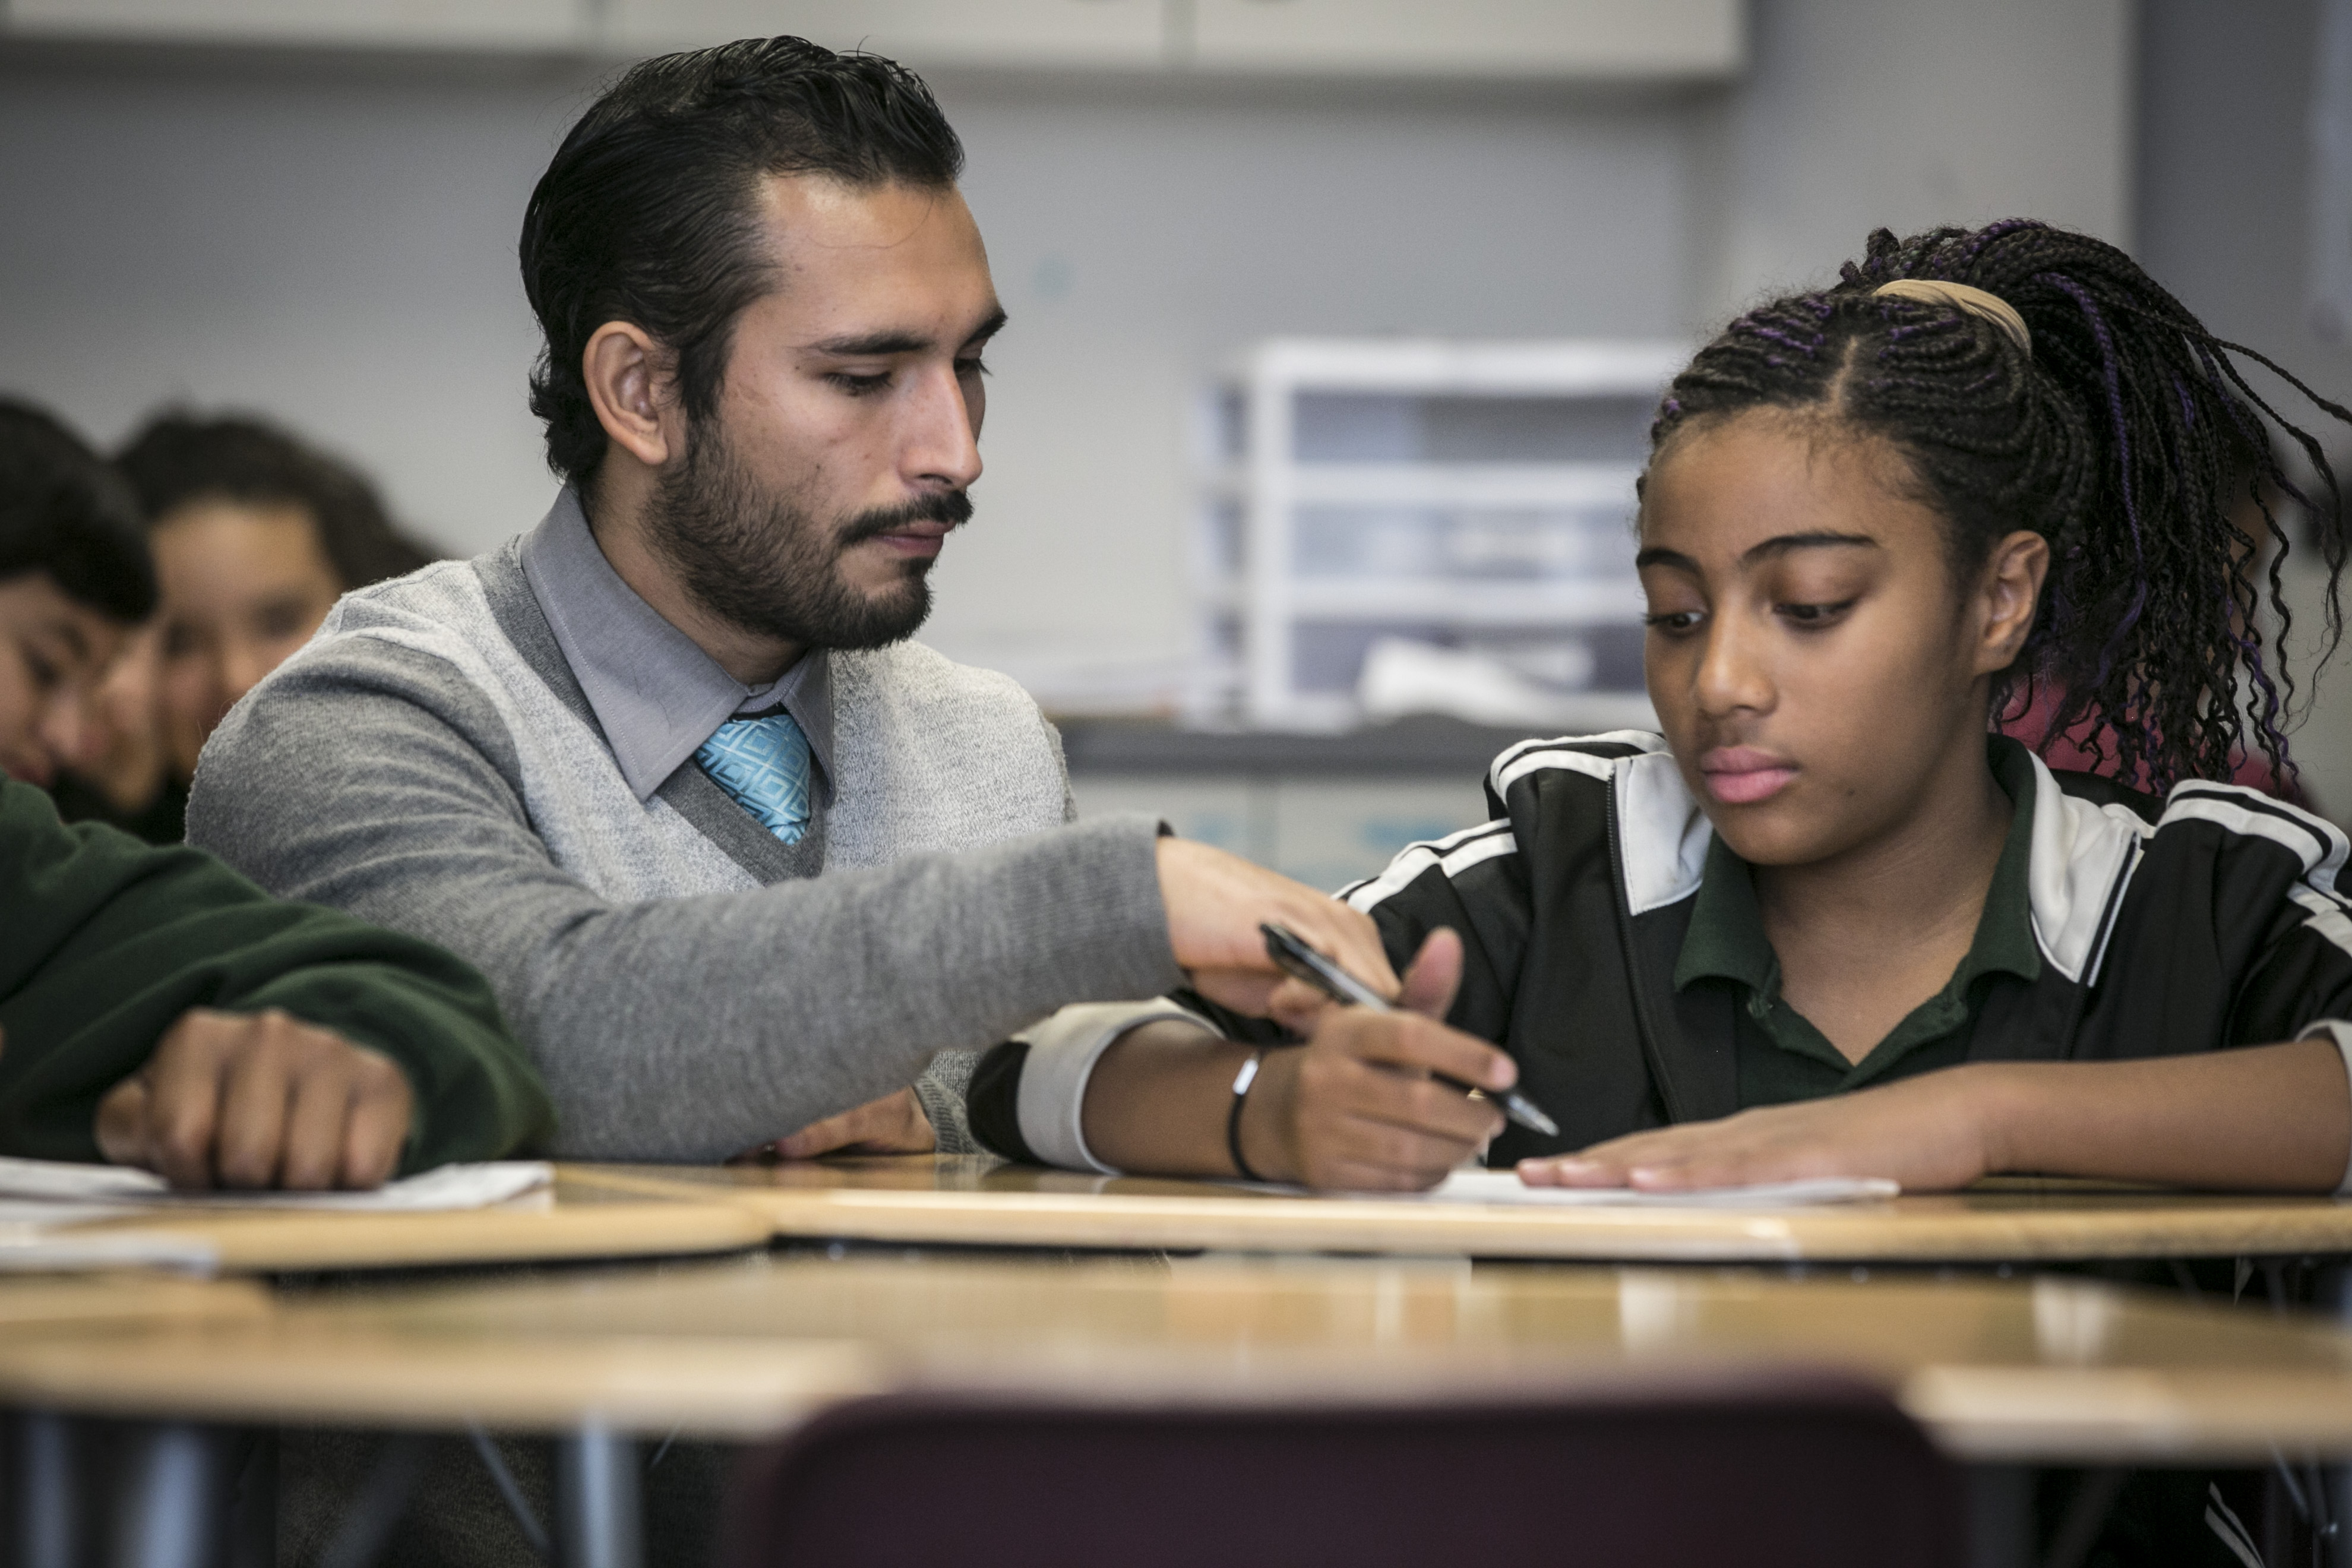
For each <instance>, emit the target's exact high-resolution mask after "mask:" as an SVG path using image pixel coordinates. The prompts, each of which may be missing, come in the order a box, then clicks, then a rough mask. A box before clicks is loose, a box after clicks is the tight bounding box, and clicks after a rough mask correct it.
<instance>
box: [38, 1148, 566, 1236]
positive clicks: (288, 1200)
mask: <svg viewBox="0 0 2352 1568" xmlns="http://www.w3.org/2000/svg"><path fill="white" fill-rule="evenodd" d="M554 1179H555V1168H554V1167H553V1166H551V1165H549V1164H547V1163H545V1162H543V1161H539V1160H498V1161H492V1162H489V1163H484V1164H473V1165H441V1166H436V1168H434V1169H433V1170H430V1171H426V1172H425V1173H422V1174H419V1175H415V1176H408V1177H405V1178H404V1179H402V1180H400V1181H397V1182H387V1183H385V1184H383V1186H381V1187H378V1188H376V1189H375V1190H374V1191H373V1192H363V1193H352V1192H331V1193H278V1192H203V1193H175V1192H173V1190H172V1189H171V1188H170V1187H169V1186H167V1185H166V1184H164V1181H163V1177H161V1176H158V1175H156V1174H154V1173H152V1172H149V1171H134V1170H131V1169H130V1168H129V1167H127V1166H122V1165H84V1164H78V1163H71V1162H68V1161H61V1160H16V1159H10V1158H6V1157H5V1156H0V1199H13V1200H20V1201H16V1202H10V1203H7V1204H6V1205H5V1217H6V1219H7V1220H9V1221H12V1222H15V1223H16V1224H19V1225H26V1224H30V1225H42V1224H47V1225H70V1224H72V1223H74V1222H75V1221H77V1220H83V1219H89V1218H90V1217H92V1215H91V1210H92V1209H93V1207H95V1208H98V1209H99V1210H100V1211H101V1212H104V1213H110V1214H113V1213H120V1212H121V1210H123V1209H125V1208H181V1207H190V1206H194V1207H204V1208H289V1209H327V1210H332V1211H336V1212H342V1211H351V1212H354V1213H360V1214H415V1213H421V1212H425V1211H429V1210H436V1209H478V1208H485V1207H488V1205H491V1204H496V1203H503V1202H505V1201H506V1200H508V1199H509V1198H514V1197H519V1196H520V1195H521V1194H524V1193H528V1192H530V1191H532V1190H533V1189H534V1188H538V1187H543V1186H546V1185H547V1184H549V1183H551V1182H552V1181H553V1180H554ZM45 1213H46V1215H47V1219H46V1220H44V1219H43V1218H42V1215H44V1214H45Z"/></svg>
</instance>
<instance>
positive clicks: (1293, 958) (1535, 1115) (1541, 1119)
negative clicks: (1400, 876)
mask: <svg viewBox="0 0 2352 1568" xmlns="http://www.w3.org/2000/svg"><path fill="white" fill-rule="evenodd" d="M1257 929H1258V930H1259V931H1264V932H1265V955H1266V956H1267V957H1268V958H1271V959H1272V960H1274V962H1275V963H1276V966H1277V967H1279V968H1280V969H1281V970H1282V972H1283V973H1286V974H1292V975H1296V976H1297V977H1298V978H1299V979H1301V980H1304V981H1305V982H1307V984H1309V985H1312V986H1313V987H1315V989H1316V990H1318V991H1320V992H1321V993H1323V994H1324V995H1326V996H1328V997H1329V998H1331V1000H1333V1001H1334V1002H1345V1003H1348V1004H1349V1005H1351V1006H1356V1007H1369V1008H1370V1009H1371V1010H1372V1011H1373V1012H1375V1013H1393V1012H1395V1011H1396V1009H1395V1008H1394V1007H1391V1006H1390V1005H1389V1004H1388V1001H1387V999H1386V998H1384V997H1383V996H1381V994H1380V993H1379V992H1377V991H1375V990H1373V989H1372V988H1371V987H1370V986H1369V985H1367V984H1364V983H1363V982H1362V981H1360V980H1359V979H1357V978H1356V977H1355V976H1354V975H1352V974H1350V973H1348V972H1347V971H1346V970H1344V969H1342V968H1340V967H1339V965H1338V964H1336V963H1332V962H1331V961H1330V960H1329V959H1328V958H1326V957H1324V956H1323V955H1322V954H1321V953H1319V952H1316V951H1315V950H1314V949H1313V948H1311V947H1309V946H1307V943H1306V942H1303V941H1301V940H1300V939H1299V937H1298V934H1297V932H1296V931H1290V930H1289V929H1287V928H1286V927H1284V926H1278V925H1276V924H1274V923H1273V922H1272V921H1264V922H1261V923H1260V924H1259V926H1258V928H1257ZM1430 1076H1431V1077H1433V1078H1434V1079H1437V1081H1438V1082H1440V1083H1446V1084H1452V1085H1453V1086H1454V1088H1455V1089H1460V1090H1462V1092H1463V1093H1465V1094H1483V1095H1485V1096H1486V1098H1487V1099H1489V1100H1493V1101H1494V1102H1495V1103H1496V1105H1499V1106H1501V1107H1502V1108H1503V1114H1504V1115H1506V1116H1507V1117H1509V1118H1510V1119H1511V1120H1512V1121H1516V1122H1517V1123H1518V1124H1519V1125H1520V1126H1522V1127H1524V1128H1527V1129H1528V1131H1532V1132H1540V1133H1542V1134H1544V1135H1545V1136H1546V1137H1548V1138H1557V1137H1559V1123H1558V1122H1557V1121H1553V1120H1552V1119H1551V1118H1550V1117H1549V1116H1546V1115H1545V1114H1544V1113H1543V1109H1542V1108H1541V1107H1540V1106H1538V1105H1537V1104H1536V1102H1535V1101H1534V1100H1529V1099H1528V1097H1527V1096H1526V1095H1524V1094H1521V1093H1520V1092H1519V1091H1518V1090H1517V1089H1502V1090H1499V1091H1498V1090H1496V1089H1481V1088H1479V1087H1478V1086H1477V1085H1475V1084H1468V1083H1464V1082H1463V1081H1462V1080H1461V1079H1457V1078H1448V1077H1446V1076H1445V1075H1444V1073H1433V1074H1431V1075H1430Z"/></svg>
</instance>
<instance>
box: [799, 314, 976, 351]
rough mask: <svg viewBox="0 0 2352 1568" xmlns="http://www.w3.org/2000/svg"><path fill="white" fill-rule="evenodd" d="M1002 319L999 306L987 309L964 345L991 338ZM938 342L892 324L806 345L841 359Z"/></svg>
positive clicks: (919, 348) (926, 346) (934, 345)
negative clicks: (985, 315)
mask: <svg viewBox="0 0 2352 1568" xmlns="http://www.w3.org/2000/svg"><path fill="white" fill-rule="evenodd" d="M1004 322H1005V315H1004V311H1003V308H1002V307H999V308H998V309H996V310H992V311H990V312H989V314H988V316H987V318H986V319H985V320H984V321H982V322H981V323H980V325H979V326H977V327H974V328H973V329H972V330H971V331H969V332H967V333H965V334H964V338H963V342H964V343H965V344H967V345H968V344H971V343H975V342H983V341H985V340H987V339H989V338H992V337H994V336H995V335H996V334H997V332H998V331H1001V330H1003V326H1004ZM939 346H940V345H939V343H938V342H937V341H936V340H934V339H931V338H927V337H925V336H924V335H923V334H922V333H920V332H910V331H906V330H905V329H904V328H893V327H884V328H882V329H881V330H879V331H871V332H859V333H856V334H853V335H851V336H848V337H840V338H825V339H824V340H822V341H820V342H814V343H811V344H810V345H809V347H810V348H812V349H814V350H815V351H816V352H817V353H821V354H835V355H838V356H839V357H841V358H843V359H880V358H882V357H884V356H886V355H889V354H919V353H930V352H931V351H932V350H934V349H936V348H938V347H939Z"/></svg>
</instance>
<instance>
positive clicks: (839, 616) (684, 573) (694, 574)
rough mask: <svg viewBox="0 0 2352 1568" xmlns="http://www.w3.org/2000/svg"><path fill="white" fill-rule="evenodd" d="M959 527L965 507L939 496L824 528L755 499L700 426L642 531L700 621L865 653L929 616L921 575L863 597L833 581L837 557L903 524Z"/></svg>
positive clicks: (755, 484) (948, 495)
mask: <svg viewBox="0 0 2352 1568" xmlns="http://www.w3.org/2000/svg"><path fill="white" fill-rule="evenodd" d="M970 518H971V497H969V496H967V495H966V494H964V492H963V491H961V490H947V491H943V492H941V493H940V494H937V495H930V496H926V497H924V498H923V499H922V500H916V501H910V502H908V503H907V504H906V505H904V506H897V507H886V508H879V509H877V510H872V511H865V512H860V513H858V514H857V515H856V516H855V517H852V518H849V519H847V520H846V521H842V522H838V523H835V524H834V525H833V526H832V527H830V528H828V527H826V526H825V525H824V524H823V523H821V522H819V521H816V520H815V519H814V518H813V517H811V516H810V515H809V514H808V513H807V512H806V511H805V510H803V509H802V508H800V507H799V506H796V505H795V504H793V502H792V501H790V500H785V499H784V498H783V497H782V496H779V495H775V494H773V493H772V492H770V491H767V490H764V489H761V486H760V483H759V481H758V480H757V479H754V478H752V476H751V473H750V471H749V470H747V469H746V468H744V467H743V465H742V463H741V462H740V461H739V460H738V459H737V458H736V456H735V453H734V450H733V449H732V447H730V445H729V444H728V441H727V439H726V437H725V436H724V435H722V434H721V433H720V432H719V430H718V428H717V427H716V425H715V423H705V424H703V425H701V426H699V427H698V428H697V429H696V431H695V432H694V433H693V434H692V435H691V436H689V437H688V442H687V449H686V461H685V462H684V463H682V464H680V465H679V466H678V468H677V472H675V473H674V474H671V475H668V476H666V477H665V478H664V479H662V481H661V484H660V488H659V489H656V491H655V493H654V500H653V505H652V507H651V508H650V509H649V510H648V511H647V513H646V536H647V538H648V539H649V540H650V541H651V542H652V544H653V546H654V548H655V549H656V551H657V552H659V553H660V554H661V555H662V557H663V558H664V559H665V560H666V561H667V562H668V563H669V564H670V565H671V567H672V568H674V569H675V570H676V571H677V574H678V580H679V582H680V584H682V585H683V586H684V587H685V589H686V591H687V593H688V594H689V595H692V597H693V598H694V601H695V602H696V603H697V604H698V605H701V606H702V607H703V608H704V609H705V610H707V611H708V612H709V613H710V614H711V615H713V616H718V617H719V619H721V620H723V621H726V622H728V623H729V624H730V625H731V626H735V627H737V628H738V629H740V630H742V631H747V632H751V633H754V634H757V635H759V636H761V637H778V638H782V640H784V641H787V642H794V643H798V644H800V645H801V646H802V647H835V648H868V647H885V646H887V645H888V644H890V643H894V642H898V641H899V640H901V639H903V638H905V637H912V636H913V635H914V633H915V628H916V627H918V626H921V625H922V624H923V621H924V619H925V617H927V616H929V615H930V613H931V589H930V584H929V582H928V581H926V579H927V578H928V577H929V574H930V570H931V563H930V562H929V560H914V561H909V562H908V563H906V564H905V572H906V575H905V577H904V578H903V579H902V580H901V581H900V582H899V583H898V584H896V585H895V586H894V587H891V588H886V589H884V590H883V591H882V592H880V593H878V594H876V595H870V596H869V595H866V593H864V592H862V591H861V590H859V589H858V588H856V587H855V586H854V585H852V584H850V583H848V582H846V581H845V580H844V578H843V576H842V572H841V558H842V556H843V555H845V553H847V552H848V551H849V550H850V549H851V548H852V547H853V546H855V545H857V544H861V543H863V542H866V540H869V539H873V538H876V537H877V536H878V535H881V534H885V533H892V532H896V531H898V530H899V529H902V528H904V527H906V526H907V524H908V523H910V522H944V523H950V524H954V523H961V522H964V521H968V520H969V519H970Z"/></svg>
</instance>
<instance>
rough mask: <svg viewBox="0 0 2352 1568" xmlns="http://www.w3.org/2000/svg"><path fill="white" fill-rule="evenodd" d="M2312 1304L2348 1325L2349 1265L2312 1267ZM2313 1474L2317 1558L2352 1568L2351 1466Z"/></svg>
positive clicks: (2351, 1311)
mask: <svg viewBox="0 0 2352 1568" xmlns="http://www.w3.org/2000/svg"><path fill="white" fill-rule="evenodd" d="M2312 1305H2313V1306H2315V1307H2316V1308H2318V1309H2319V1310H2321V1311H2323V1312H2327V1313H2331V1314H2333V1315H2334V1317H2335V1319H2336V1322H2337V1323H2338V1324H2339V1325H2341V1326H2343V1327H2345V1328H2352V1268H2346V1267H2345V1266H2344V1265H2343V1264H2342V1263H2340V1262H2339V1263H2329V1264H2322V1265H2321V1266H2319V1267H2318V1268H2316V1269H2315V1270H2314V1278H2313V1280H2312ZM2306 1473H2307V1474H2311V1475H2313V1476H2315V1478H2316V1480H2317V1483H2318V1487H2319V1492H2320V1495H2319V1497H2318V1498H2316V1499H2315V1500H2314V1502H2315V1507H2314V1509H2313V1510H2312V1511H2313V1513H2314V1514H2315V1516H2316V1517H2315V1518H2314V1519H2313V1521H2312V1523H2313V1526H2314V1527H2315V1530H2316V1531H2318V1534H2319V1553H2318V1556H2319V1560H2320V1561H2321V1562H2322V1563H2328V1564H2331V1565H2332V1568H2352V1531H2347V1530H2346V1528H2345V1521H2352V1468H2347V1467H2346V1466H2345V1465H2343V1464H2342V1463H2340V1462H2339V1463H2336V1464H2333V1465H2321V1466H2317V1467H2315V1468H2314V1469H2313V1470H2311V1471H2308V1472H2306Z"/></svg>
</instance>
